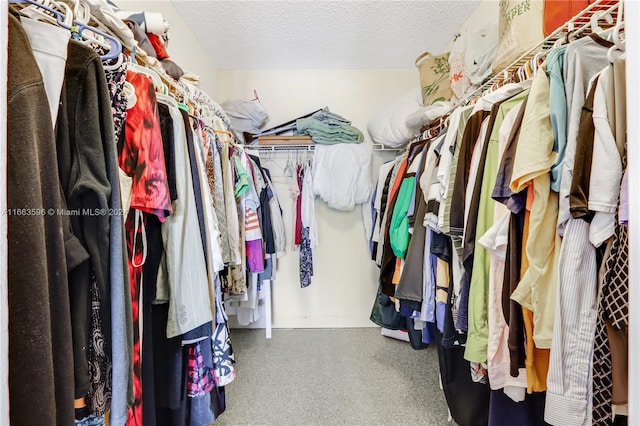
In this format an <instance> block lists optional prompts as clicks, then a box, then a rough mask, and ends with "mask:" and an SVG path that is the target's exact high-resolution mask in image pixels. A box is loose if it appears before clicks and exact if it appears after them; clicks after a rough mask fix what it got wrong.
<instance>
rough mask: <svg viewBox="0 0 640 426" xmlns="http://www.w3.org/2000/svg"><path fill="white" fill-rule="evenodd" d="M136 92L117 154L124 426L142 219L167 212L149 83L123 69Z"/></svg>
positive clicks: (136, 358)
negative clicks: (124, 198) (125, 206)
mask: <svg viewBox="0 0 640 426" xmlns="http://www.w3.org/2000/svg"><path fill="white" fill-rule="evenodd" d="M127 81H128V82H129V83H131V84H132V85H133V86H134V88H135V95H136V104H135V106H133V107H132V108H131V109H129V110H128V111H127V118H126V120H125V140H124V144H123V146H122V148H121V150H120V152H119V157H118V163H119V166H120V168H121V169H122V170H123V171H124V172H125V173H126V174H127V175H128V176H130V177H131V178H132V179H133V185H132V190H131V210H130V211H129V215H128V217H127V220H126V222H125V234H126V239H127V253H128V260H129V262H128V264H129V277H130V290H131V308H132V320H133V331H134V336H133V376H134V377H133V393H134V404H133V406H132V407H131V408H130V409H129V416H128V419H127V425H132V426H133V425H135V426H142V424H143V423H142V356H141V355H142V353H141V350H142V347H141V345H142V339H141V337H142V336H141V333H140V304H141V300H140V285H141V283H142V268H143V265H144V262H145V260H146V259H145V258H146V247H145V245H146V234H145V225H146V222H147V215H156V216H158V219H159V220H160V221H161V222H164V221H165V218H166V217H167V216H169V215H170V214H171V213H172V209H171V200H170V195H169V185H168V181H167V171H166V166H165V159H164V151H163V146H162V134H161V132H160V121H159V118H158V105H157V100H156V93H155V88H154V86H153V83H152V81H151V80H150V79H149V78H148V77H146V76H144V75H142V74H137V73H135V72H132V71H127Z"/></svg>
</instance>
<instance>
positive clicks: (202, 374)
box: [187, 343, 216, 397]
mask: <svg viewBox="0 0 640 426" xmlns="http://www.w3.org/2000/svg"><path fill="white" fill-rule="evenodd" d="M188 351H189V369H188V373H187V375H188V378H189V380H188V382H187V395H188V396H190V397H194V396H202V395H204V394H206V393H209V392H211V389H213V387H214V386H215V384H216V379H215V374H214V373H213V369H211V368H209V367H208V366H207V365H205V363H204V357H203V356H202V349H201V347H200V343H196V344H195V345H192V346H189V349H188Z"/></svg>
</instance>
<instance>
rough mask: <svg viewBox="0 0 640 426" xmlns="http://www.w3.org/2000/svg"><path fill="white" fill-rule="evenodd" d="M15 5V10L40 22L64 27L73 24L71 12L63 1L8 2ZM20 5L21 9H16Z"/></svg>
mask: <svg viewBox="0 0 640 426" xmlns="http://www.w3.org/2000/svg"><path fill="white" fill-rule="evenodd" d="M9 3H10V4H13V5H14V6H15V7H16V10H17V11H18V12H19V13H20V14H22V15H24V16H26V17H28V18H30V19H35V20H38V21H42V22H48V23H51V24H56V25H59V26H61V27H63V28H65V29H69V28H71V26H72V25H73V12H72V10H71V8H69V6H67V5H66V4H65V3H58V2H55V1H51V0H37V2H31V4H28V5H27V4H26V3H27V2H9ZM18 5H20V7H21V9H17V7H18Z"/></svg>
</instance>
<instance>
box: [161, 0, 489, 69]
mask: <svg viewBox="0 0 640 426" xmlns="http://www.w3.org/2000/svg"><path fill="white" fill-rule="evenodd" d="M172 1H173V4H174V6H175V7H176V9H177V10H178V12H179V13H180V15H182V17H183V18H184V20H185V22H186V23H187V25H189V26H190V27H191V28H192V30H193V32H194V33H195V35H196V37H198V39H199V40H200V42H201V43H202V44H203V45H204V46H206V48H207V49H208V50H209V52H210V53H211V55H212V57H213V59H214V61H215V62H216V64H217V66H218V67H219V68H220V69H411V68H413V67H414V60H415V58H416V57H417V56H418V55H419V54H421V53H422V52H424V51H426V50H428V51H430V52H433V53H440V52H441V51H442V49H444V47H445V46H446V45H447V43H448V42H449V41H450V40H451V39H452V37H453V35H454V34H455V32H456V31H457V30H458V29H459V28H460V27H461V25H462V24H463V23H464V22H465V20H466V19H467V17H468V16H469V15H470V14H471V12H473V10H474V9H475V8H476V7H477V6H478V3H479V1H480V0H462V1H452V0H449V1H430V0H421V1H386V0H378V1H374V0H369V1H347V0H341V1H335V0H334V1H327V0H323V1H318V0H316V1H302V0H290V1H282V0H268V1H255V0H253V1H238V0H235V1H230V0H226V1H194V0H172Z"/></svg>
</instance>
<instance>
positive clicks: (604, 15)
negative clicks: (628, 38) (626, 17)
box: [589, 10, 613, 33]
mask: <svg viewBox="0 0 640 426" xmlns="http://www.w3.org/2000/svg"><path fill="white" fill-rule="evenodd" d="M600 19H604V20H605V21H606V22H607V23H608V24H609V25H611V24H613V16H611V13H610V11H609V10H607V11H604V12H603V11H598V12H595V13H594V14H593V15H591V18H589V24H590V25H591V32H592V33H601V32H603V31H604V29H602V27H600V25H598V21H600Z"/></svg>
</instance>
